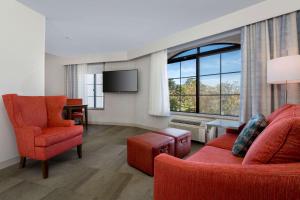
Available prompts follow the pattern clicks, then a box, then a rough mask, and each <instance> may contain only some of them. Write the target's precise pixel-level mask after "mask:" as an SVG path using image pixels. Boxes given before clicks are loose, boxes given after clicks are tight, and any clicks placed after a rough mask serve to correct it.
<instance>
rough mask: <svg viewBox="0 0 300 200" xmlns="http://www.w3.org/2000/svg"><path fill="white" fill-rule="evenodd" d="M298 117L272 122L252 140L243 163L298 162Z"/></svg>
mask: <svg viewBox="0 0 300 200" xmlns="http://www.w3.org/2000/svg"><path fill="white" fill-rule="evenodd" d="M299 133H300V118H299V117H290V118H286V119H280V120H276V121H274V122H272V123H271V124H270V125H269V126H268V127H267V128H266V129H265V130H264V132H263V133H261V134H260V135H259V137H258V138H257V139H256V140H255V141H254V143H253V144H252V146H251V147H250V149H249V151H248V153H247V154H246V156H245V158H244V160H243V163H242V164H243V165H247V164H269V163H273V164H275V163H291V162H300V151H299V149H300V134H299Z"/></svg>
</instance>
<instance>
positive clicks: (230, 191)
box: [154, 105, 300, 200]
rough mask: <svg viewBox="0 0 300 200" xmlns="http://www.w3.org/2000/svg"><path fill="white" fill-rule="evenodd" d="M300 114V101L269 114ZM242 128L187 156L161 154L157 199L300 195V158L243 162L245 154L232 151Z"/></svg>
mask: <svg viewBox="0 0 300 200" xmlns="http://www.w3.org/2000/svg"><path fill="white" fill-rule="evenodd" d="M299 116H300V106H299V105H285V106H283V107H282V108H280V109H278V110H276V111H275V112H274V113H272V114H271V115H269V116H268V117H267V120H268V123H272V122H273V121H274V122H276V121H277V120H284V119H286V118H288V117H299ZM298 119H299V118H298ZM297 130H298V129H297ZM240 131H241V128H240V129H239V131H236V132H235V131H233V130H227V131H226V133H225V134H224V135H222V136H220V137H219V138H217V139H214V140H212V141H211V142H209V143H208V144H207V145H206V146H205V147H203V148H202V149H200V150H199V151H198V152H196V153H195V154H193V155H192V156H190V157H189V158H187V159H186V160H181V159H178V158H175V157H172V156H169V155H166V154H162V155H159V156H157V157H156V159H155V165H154V199H155V200H182V199H184V200H199V199H201V200H214V199H217V200H223V199H224V200H225V199H229V200H240V199H243V200H248V199H249V200H250V199H254V200H262V199H272V200H277V199H278V200H282V199H283V200H291V199H293V200H294V199H300V161H299V162H293V163H277V164H273V163H268V164H249V165H247V164H242V162H243V158H239V157H236V156H233V155H232V153H231V149H232V146H233V143H234V142H235V140H236V138H237V136H238V134H239V132H240ZM278 131H279V130H278ZM299 134H300V131H299ZM299 134H298V135H299ZM295 144H296V143H295ZM298 144H299V143H297V145H298ZM253 145H254V143H253ZM255 145H256V146H257V145H259V144H255ZM292 145H294V144H292ZM296 147H297V146H296ZM298 147H299V151H300V146H298ZM250 149H251V148H250ZM250 149H249V151H250ZM246 156H247V155H246Z"/></svg>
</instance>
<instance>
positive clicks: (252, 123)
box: [232, 114, 268, 157]
mask: <svg viewBox="0 0 300 200" xmlns="http://www.w3.org/2000/svg"><path fill="white" fill-rule="evenodd" d="M267 125H268V123H267V120H266V118H265V116H264V115H262V114H257V115H254V116H253V117H252V118H251V119H250V120H249V121H248V123H247V124H246V126H245V127H244V129H243V130H242V132H241V133H240V134H239V136H238V137H237V139H236V141H235V142H234V144H233V147H232V153H233V155H235V156H239V157H244V156H245V155H246V153H247V151H248V149H249V148H250V146H251V144H252V143H253V141H254V140H255V138H256V137H257V136H258V135H259V134H260V133H261V132H262V131H263V130H264V128H266V127H267Z"/></svg>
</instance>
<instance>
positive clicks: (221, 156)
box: [186, 146, 243, 164]
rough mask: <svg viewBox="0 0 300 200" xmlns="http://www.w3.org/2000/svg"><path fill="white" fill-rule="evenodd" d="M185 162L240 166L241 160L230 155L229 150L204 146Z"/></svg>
mask: <svg viewBox="0 0 300 200" xmlns="http://www.w3.org/2000/svg"><path fill="white" fill-rule="evenodd" d="M186 160H188V161H194V162H203V163H224V164H242V162H243V158H240V157H236V156H234V155H232V153H231V151H230V150H226V149H221V148H217V147H212V146H205V147H203V148H202V149H200V150H199V151H198V152H196V153H194V154H193V155H191V156H190V157H188V158H187V159H186Z"/></svg>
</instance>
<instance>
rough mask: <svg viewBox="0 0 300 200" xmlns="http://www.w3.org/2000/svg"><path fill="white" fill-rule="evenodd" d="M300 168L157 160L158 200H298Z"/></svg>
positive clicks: (156, 195)
mask: <svg viewBox="0 0 300 200" xmlns="http://www.w3.org/2000/svg"><path fill="white" fill-rule="evenodd" d="M299 196H300V164H280V165H278V164H277V165H275V164H273V165H247V166H246V165H234V164H231V165H229V164H209V163H200V162H199V163H198V162H191V161H184V160H180V159H178V158H175V157H172V156H168V155H165V154H161V155H159V156H157V157H156V158H155V165H154V199H155V200H181V199H187V200H198V199H201V200H211V199H218V200H223V199H224V200H225V199H231V200H239V199H245V200H248V199H249V200H250V199H255V200H262V199H274V200H277V199H278V200H279V199H280V200H282V199H286V200H288V199H297V198H298V197H299Z"/></svg>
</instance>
